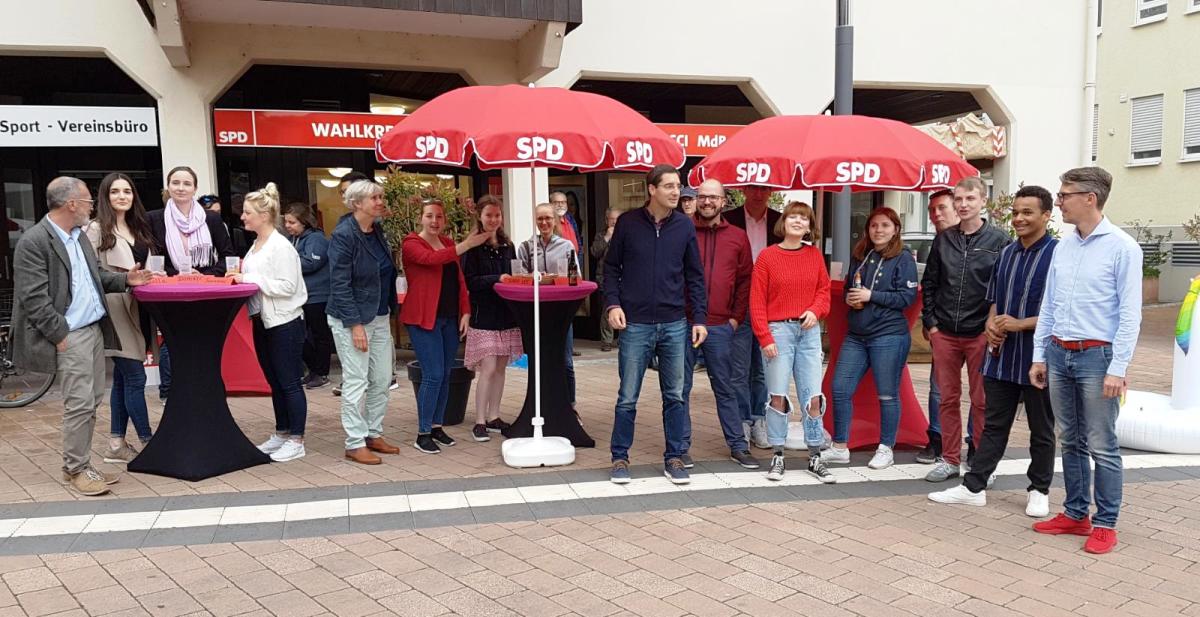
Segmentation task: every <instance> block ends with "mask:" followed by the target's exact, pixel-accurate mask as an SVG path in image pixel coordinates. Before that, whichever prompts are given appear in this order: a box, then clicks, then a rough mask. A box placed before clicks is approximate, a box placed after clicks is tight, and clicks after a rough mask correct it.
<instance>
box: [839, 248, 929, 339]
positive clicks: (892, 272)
mask: <svg viewBox="0 0 1200 617" xmlns="http://www.w3.org/2000/svg"><path fill="white" fill-rule="evenodd" d="M860 266H862V269H861V270H860V269H859V267H860ZM849 272H850V273H849V276H847V277H846V293H849V291H850V288H851V286H852V285H853V284H854V283H853V281H854V273H855V272H858V273H859V274H861V275H862V286H863V287H865V288H867V289H871V283H872V280H874V284H875V288H874V289H871V301H870V302H868V303H867V304H866V306H864V307H862V308H861V309H858V310H855V309H850V311H849V315H848V320H849V326H850V334H853V335H855V336H863V337H871V336H886V335H891V334H908V320H907V319H905V318H904V309H906V308H908V307H909V306H911V305H912V303H913V302H914V301H915V300H916V299H917V262H916V261H915V260H914V259H913V256H912V253H910V252H908V251H900V254H899V255H897V256H895V257H893V258H891V259H887V260H883V263H880V255H879V253H876V252H874V251H871V252H869V253H867V263H866V264H865V265H863V264H862V262H860V261H859V260H857V259H851V260H850V271H849ZM843 297H844V296H843Z"/></svg>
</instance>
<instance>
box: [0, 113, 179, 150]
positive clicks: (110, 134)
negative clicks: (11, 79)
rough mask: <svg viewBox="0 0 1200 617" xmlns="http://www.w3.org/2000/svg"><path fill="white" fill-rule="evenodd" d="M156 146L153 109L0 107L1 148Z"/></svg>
mask: <svg viewBox="0 0 1200 617" xmlns="http://www.w3.org/2000/svg"><path fill="white" fill-rule="evenodd" d="M157 145H158V121H157V119H156V117H155V115H154V108H153V107H67V106H57V105H0V148H5V147H8V148H29V147H33V148H37V147H42V146H59V147H80V146H157Z"/></svg>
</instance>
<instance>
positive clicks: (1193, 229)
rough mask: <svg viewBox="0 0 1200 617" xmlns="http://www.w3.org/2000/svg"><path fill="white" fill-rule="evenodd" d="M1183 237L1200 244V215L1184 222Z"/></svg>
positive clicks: (1195, 215)
mask: <svg viewBox="0 0 1200 617" xmlns="http://www.w3.org/2000/svg"><path fill="white" fill-rule="evenodd" d="M1183 235H1185V236H1187V237H1188V238H1190V239H1191V240H1192V242H1200V214H1194V215H1192V218H1190V219H1188V220H1186V221H1184V222H1183Z"/></svg>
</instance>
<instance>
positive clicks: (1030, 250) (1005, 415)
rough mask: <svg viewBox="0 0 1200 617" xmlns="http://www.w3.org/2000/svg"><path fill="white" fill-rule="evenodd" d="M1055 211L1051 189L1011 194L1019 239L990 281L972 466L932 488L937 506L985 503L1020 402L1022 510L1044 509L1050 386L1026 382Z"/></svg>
mask: <svg viewBox="0 0 1200 617" xmlns="http://www.w3.org/2000/svg"><path fill="white" fill-rule="evenodd" d="M1053 208H1054V201H1053V198H1051V197H1050V192H1049V191H1047V190H1046V189H1044V188H1042V187H1040V186H1026V187H1023V188H1021V190H1019V191H1017V194H1016V196H1015V197H1014V199H1013V206H1012V209H1013V217H1012V224H1013V229H1014V230H1015V231H1016V232H1017V240H1018V241H1017V242H1013V243H1012V244H1009V245H1008V246H1006V247H1004V249H1003V250H1002V251H1001V252H1000V258H999V259H997V260H996V265H995V266H994V268H993V270H992V278H991V282H990V283H988V290H987V302H988V303H989V304H990V305H991V309H990V311H989V313H988V321H987V326H986V329H985V331H984V333H985V335H986V336H987V343H988V346H987V353H986V354H985V355H984V362H983V378H984V382H983V386H984V390H985V391H986V393H987V409H986V411H985V414H984V426H983V435H982V437H981V438H980V440H979V446H978V448H977V449H976V450H975V460H974V464H973V465H972V466H971V471H969V472H967V475H966V476H965V477H964V478H963V483H962V484H961V485H960V486H956V487H954V488H951V489H947V490H944V491H939V492H936V493H930V494H929V499H931V500H933V501H936V502H939V503H958V504H966V505H972V506H982V505H986V504H987V496H986V494H985V489H986V488H987V486H988V485H990V484H991V480H992V476H993V474H994V472H995V471H996V466H997V465H998V464H999V462H1000V458H1001V457H1003V456H1004V450H1005V448H1007V447H1008V434H1009V432H1010V431H1011V430H1012V425H1013V421H1014V419H1015V418H1016V414H1017V404H1018V403H1020V402H1021V401H1022V400H1024V402H1025V417H1026V419H1028V420H1029V456H1030V459H1031V460H1030V462H1029V470H1028V472H1027V475H1028V476H1029V488H1028V489H1027V490H1028V491H1029V503H1028V505H1027V506H1026V508H1025V514H1027V515H1029V516H1032V517H1037V518H1040V517H1044V516H1047V515H1049V513H1050V501H1049V493H1050V481H1051V480H1052V479H1053V477H1054V413H1053V411H1051V409H1050V394H1049V391H1048V390H1045V389H1041V388H1037V387H1035V386H1033V385H1032V384H1031V383H1030V381H1029V367H1030V365H1031V364H1033V331H1034V329H1035V328H1037V321H1038V311H1039V310H1040V309H1041V304H1042V292H1043V291H1044V290H1045V286H1046V276H1047V275H1048V274H1049V271H1050V262H1051V260H1052V258H1053V256H1054V247H1055V246H1056V245H1057V244H1058V241H1057V240H1055V239H1054V238H1052V237H1050V235H1049V234H1047V233H1046V225H1047V223H1049V222H1050V215H1051V212H1052V211H1053Z"/></svg>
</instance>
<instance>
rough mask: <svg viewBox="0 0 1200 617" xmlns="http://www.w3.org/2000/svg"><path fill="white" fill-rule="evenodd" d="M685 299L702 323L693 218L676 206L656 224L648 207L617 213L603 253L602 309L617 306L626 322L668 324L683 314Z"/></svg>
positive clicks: (703, 299)
mask: <svg viewBox="0 0 1200 617" xmlns="http://www.w3.org/2000/svg"><path fill="white" fill-rule="evenodd" d="M685 300H686V301H685ZM689 304H690V306H691V307H692V318H693V321H694V323H701V324H702V323H705V322H706V321H707V320H708V295H707V293H706V292H705V290H704V269H703V267H702V266H701V264H700V249H699V246H698V245H697V244H696V225H695V223H693V222H692V219H691V218H689V217H688V216H687V215H685V214H683V213H682V212H680V211H678V210H673V211H671V215H670V216H668V217H667V218H665V219H663V220H662V222H660V223H656V222H655V221H654V217H653V216H651V214H650V208H649V206H645V207H642V208H638V209H636V210H630V211H629V212H626V213H625V214H622V215H621V217H620V218H618V219H617V226H616V227H615V228H614V229H613V236H612V240H611V241H609V243H608V255H607V256H605V258H604V310H605V314H607V312H608V309H611V308H613V307H617V306H619V307H621V310H623V311H625V321H626V322H627V323H640V324H659V323H669V322H673V321H679V320H680V319H684V318H685V312H684V311H685V307H686V306H687V305H689Z"/></svg>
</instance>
